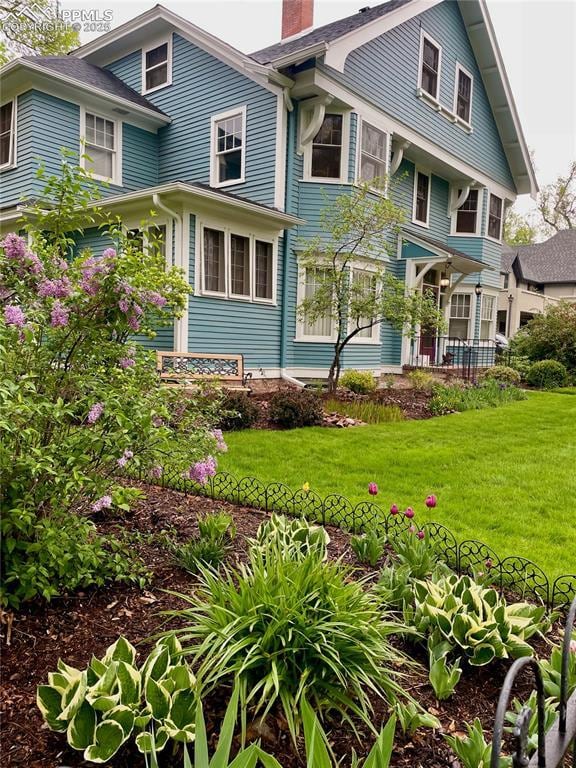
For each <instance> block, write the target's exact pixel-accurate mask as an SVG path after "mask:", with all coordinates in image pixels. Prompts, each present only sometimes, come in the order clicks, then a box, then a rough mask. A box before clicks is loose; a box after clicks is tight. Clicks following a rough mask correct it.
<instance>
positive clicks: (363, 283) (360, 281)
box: [348, 269, 380, 344]
mask: <svg viewBox="0 0 576 768" xmlns="http://www.w3.org/2000/svg"><path fill="white" fill-rule="evenodd" d="M376 290H377V277H376V275H375V274H374V273H373V272H369V271H368V270H365V269H353V270H352V291H351V293H352V300H354V298H358V299H359V300H363V299H364V298H367V299H371V298H373V297H374V296H375V294H376ZM374 319H375V318H373V317H362V316H353V315H352V314H351V315H350V317H349V322H348V332H349V333H350V332H351V331H353V330H354V329H355V328H362V326H365V325H367V326H368V327H367V328H362V330H361V331H358V333H357V334H356V336H354V338H353V339H352V343H354V342H356V343H364V344H366V343H369V342H377V341H378V338H379V332H380V331H379V324H378V323H376V324H374V325H369V324H370V323H371V322H373V320H374Z"/></svg>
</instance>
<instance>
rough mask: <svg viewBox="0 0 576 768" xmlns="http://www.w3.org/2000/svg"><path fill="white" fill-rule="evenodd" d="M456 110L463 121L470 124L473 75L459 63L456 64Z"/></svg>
mask: <svg viewBox="0 0 576 768" xmlns="http://www.w3.org/2000/svg"><path fill="white" fill-rule="evenodd" d="M454 112H455V113H456V116H457V117H458V118H459V119H460V120H462V122H464V123H466V124H467V125H470V122H471V120H470V118H471V114H472V75H471V74H470V73H469V72H467V71H466V70H465V69H464V68H463V67H461V66H460V65H459V64H458V65H457V66H456V94H455V104H454Z"/></svg>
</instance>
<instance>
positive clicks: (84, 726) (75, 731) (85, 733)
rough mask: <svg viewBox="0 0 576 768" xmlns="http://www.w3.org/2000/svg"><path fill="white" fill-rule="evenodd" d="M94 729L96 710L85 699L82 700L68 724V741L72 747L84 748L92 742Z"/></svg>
mask: <svg viewBox="0 0 576 768" xmlns="http://www.w3.org/2000/svg"><path fill="white" fill-rule="evenodd" d="M95 729H96V712H95V711H94V709H93V708H92V707H91V706H90V704H88V702H87V701H83V702H82V704H81V706H80V709H79V710H78V712H76V714H75V715H74V717H73V718H72V720H70V722H69V724H68V731H67V737H68V743H69V744H70V746H71V747H72V748H73V749H78V750H82V749H86V748H87V747H89V746H90V745H91V744H93V743H94V731H95Z"/></svg>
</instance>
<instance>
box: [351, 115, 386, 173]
mask: <svg viewBox="0 0 576 768" xmlns="http://www.w3.org/2000/svg"><path fill="white" fill-rule="evenodd" d="M361 134H362V135H361V139H360V168H359V174H358V177H359V179H360V180H361V181H367V182H374V181H376V182H377V181H378V180H382V179H384V178H385V177H386V158H387V147H388V136H387V135H386V134H385V133H384V131H381V130H379V129H378V128H375V127H374V126H373V125H370V123H367V122H365V121H362V126H361Z"/></svg>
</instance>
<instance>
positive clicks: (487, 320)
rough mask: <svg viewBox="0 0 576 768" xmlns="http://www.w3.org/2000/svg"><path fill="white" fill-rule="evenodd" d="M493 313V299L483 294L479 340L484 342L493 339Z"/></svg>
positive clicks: (494, 307)
mask: <svg viewBox="0 0 576 768" xmlns="http://www.w3.org/2000/svg"><path fill="white" fill-rule="evenodd" d="M495 311H496V299H495V297H494V296H489V295H487V294H483V295H482V306H481V308H480V338H481V339H482V340H484V341H485V340H487V339H491V338H493V337H494V317H495Z"/></svg>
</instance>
